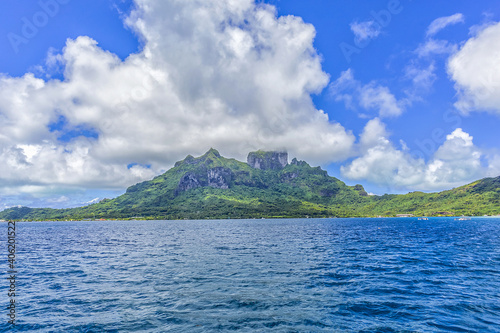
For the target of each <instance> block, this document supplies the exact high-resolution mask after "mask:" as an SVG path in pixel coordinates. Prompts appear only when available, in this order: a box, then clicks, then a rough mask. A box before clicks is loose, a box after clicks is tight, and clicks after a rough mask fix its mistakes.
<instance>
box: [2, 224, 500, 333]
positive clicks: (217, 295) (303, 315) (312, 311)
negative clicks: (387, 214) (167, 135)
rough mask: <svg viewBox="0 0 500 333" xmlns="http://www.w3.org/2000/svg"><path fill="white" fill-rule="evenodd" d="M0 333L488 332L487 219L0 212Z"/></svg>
mask: <svg viewBox="0 0 500 333" xmlns="http://www.w3.org/2000/svg"><path fill="white" fill-rule="evenodd" d="M2 225H4V231H3V234H2V236H1V237H2V239H4V244H5V246H4V251H3V253H4V254H3V258H2V274H3V276H4V277H5V278H3V279H2V280H1V281H3V282H0V295H1V296H0V302H1V303H2V304H1V309H2V310H0V312H1V316H0V318H1V322H0V331H10V330H12V331H17V332H233V331H237V332H480V331H482V332H500V218H472V219H471V220H468V221H456V220H454V219H453V218H430V219H429V220H428V221H422V220H418V219H417V218H376V219H375V218H374V219H363V218H357V219H277V220H217V221H99V222H97V221H95V222H94V221H84V222H25V223H17V224H16V238H15V242H16V248H15V260H16V261H15V270H16V274H15V275H16V276H15V291H16V292H15V294H16V295H15V297H14V298H15V305H16V307H15V323H16V325H15V329H14V327H13V326H12V324H10V323H8V320H9V317H8V314H9V309H8V305H9V297H8V296H7V294H8V289H9V281H8V277H9V275H8V273H7V272H8V271H9V267H8V256H7V255H8V252H7V245H6V243H7V223H3V224H2Z"/></svg>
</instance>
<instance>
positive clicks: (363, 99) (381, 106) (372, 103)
mask: <svg viewBox="0 0 500 333" xmlns="http://www.w3.org/2000/svg"><path fill="white" fill-rule="evenodd" d="M330 93H331V94H332V95H333V96H334V97H335V99H336V100H337V101H342V102H344V103H345V105H346V107H347V108H350V109H356V106H358V105H359V107H361V108H363V109H364V110H367V111H370V110H371V111H373V110H374V111H376V112H377V113H378V115H379V116H380V117H397V116H399V115H401V114H402V113H403V111H404V106H405V103H406V101H398V100H397V99H396V97H395V96H394V95H393V94H392V93H391V92H390V90H389V88H387V87H385V86H382V85H379V84H377V83H376V82H374V81H373V82H370V83H369V84H366V85H363V84H362V83H361V82H359V81H357V80H356V79H355V78H354V75H353V73H352V70H351V69H348V70H347V71H344V72H342V73H341V75H340V77H339V78H338V79H337V80H335V81H334V82H332V83H331V84H330Z"/></svg>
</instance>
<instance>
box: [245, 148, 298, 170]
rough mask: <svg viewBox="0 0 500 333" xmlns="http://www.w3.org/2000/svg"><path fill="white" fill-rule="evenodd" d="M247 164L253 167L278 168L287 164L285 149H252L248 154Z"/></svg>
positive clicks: (262, 168) (261, 168) (263, 168)
mask: <svg viewBox="0 0 500 333" xmlns="http://www.w3.org/2000/svg"><path fill="white" fill-rule="evenodd" d="M247 164H248V165H250V166H251V167H252V168H254V169H260V170H280V169H283V168H284V167H286V166H287V165H288V153H287V152H286V151H263V150H258V151H253V152H250V153H249V154H248V157H247Z"/></svg>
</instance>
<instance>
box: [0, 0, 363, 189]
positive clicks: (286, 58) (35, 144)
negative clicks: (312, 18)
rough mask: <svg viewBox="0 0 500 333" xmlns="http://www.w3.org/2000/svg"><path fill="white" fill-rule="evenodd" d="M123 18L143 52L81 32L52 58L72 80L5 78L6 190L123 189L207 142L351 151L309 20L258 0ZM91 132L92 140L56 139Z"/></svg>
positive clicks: (0, 124)
mask: <svg viewBox="0 0 500 333" xmlns="http://www.w3.org/2000/svg"><path fill="white" fill-rule="evenodd" d="M126 22H127V24H128V25H129V26H130V27H131V28H132V29H133V30H134V31H136V32H137V33H138V34H139V35H140V37H141V39H142V40H143V43H144V48H143V50H142V51H141V52H139V53H137V54H132V55H130V56H129V57H128V58H127V59H125V60H124V61H122V60H121V59H119V58H118V57H117V56H116V55H114V54H112V53H110V52H107V51H105V50H103V49H101V48H100V47H99V46H98V44H97V42H96V41H94V40H93V39H91V38H89V37H84V36H83V37H79V38H76V39H74V40H73V39H69V40H68V41H67V43H66V47H65V48H64V49H63V51H62V53H61V54H54V53H53V52H52V53H51V54H50V55H49V59H48V67H54V66H56V67H57V66H61V65H62V66H63V68H64V80H63V81H59V80H56V79H54V80H48V81H44V80H42V79H38V78H35V77H34V75H32V74H29V73H28V74H26V75H25V76H23V77H8V76H2V77H0V130H1V131H0V164H1V165H2V174H1V175H0V187H2V188H7V187H9V189H11V190H12V189H14V190H15V189H17V190H18V191H21V192H22V193H28V192H26V191H24V190H23V189H26V186H36V187H42V188H45V189H47V188H49V187H50V189H51V191H52V192H54V193H55V192H57V191H58V190H57V187H58V186H59V187H60V188H64V189H65V190H64V191H66V189H67V187H68V186H70V187H71V186H72V187H74V188H75V189H81V188H96V189H105V188H110V189H118V188H123V187H125V186H127V185H131V184H133V183H135V182H137V181H140V180H144V179H149V178H151V177H152V176H153V175H154V174H157V173H159V172H161V171H164V170H165V169H166V168H168V167H169V166H171V165H172V164H173V163H174V162H175V161H176V160H179V159H181V158H183V157H184V156H185V155H187V154H194V155H196V154H201V153H204V152H205V151H206V150H208V148H210V147H214V148H218V149H220V151H221V153H222V154H224V155H227V156H232V157H236V158H240V159H244V158H245V157H246V153H247V152H248V151H250V150H254V149H259V148H263V149H277V148H279V149H283V148H286V149H288V150H289V152H290V154H291V155H294V156H297V157H299V158H303V159H306V160H308V161H312V162H313V163H327V162H332V161H341V160H343V159H345V158H346V157H348V156H349V155H350V154H351V149H352V146H353V143H354V140H355V138H354V136H353V135H352V134H351V133H350V132H349V131H346V130H345V129H344V128H343V127H342V126H341V125H340V124H338V123H335V122H333V121H331V120H330V119H328V116H327V115H326V114H325V113H324V112H323V111H321V110H317V109H316V108H315V106H314V104H313V102H312V99H311V94H314V93H318V92H320V91H322V89H323V88H324V87H325V86H326V85H327V84H328V81H329V77H328V75H327V74H326V73H325V72H323V70H322V68H321V59H320V57H319V56H318V54H317V52H316V50H315V48H314V46H313V40H314V37H315V30H314V27H313V26H312V25H310V24H306V23H304V22H303V21H302V19H301V18H299V17H294V16H286V17H277V16H276V12H275V8H274V7H273V6H269V5H263V4H258V5H257V4H256V3H255V2H254V1H253V0H244V1H241V0H238V1H236V0H203V1H201V0H198V1H159V0H136V10H135V11H134V12H133V13H132V14H131V15H130V16H129V17H128V18H127V20H126ZM61 119H62V120H61ZM58 121H60V122H61V123H60V124H59V125H58V126H55V125H52V126H51V124H54V123H57V122H58ZM82 128H84V129H88V130H90V131H92V132H93V133H95V135H94V137H93V138H85V137H83V136H80V137H75V138H73V139H72V140H70V141H69V142H65V141H62V140H60V139H58V138H60V137H62V136H64V135H67V133H68V132H71V131H73V132H75V131H77V130H81V129H82ZM132 163H138V164H137V165H134V166H133V167H131V168H128V167H127V166H128V165H129V164H132ZM146 165H148V166H146ZM23 186H24V187H23ZM54 186H55V187H54ZM23 191H24V192H23ZM42 192H43V191H42ZM59 192H62V190H61V191H59ZM44 193H46V192H44ZM57 197H61V193H57ZM94 197H95V196H94ZM89 199H91V198H89Z"/></svg>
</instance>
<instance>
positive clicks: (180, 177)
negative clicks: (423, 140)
mask: <svg viewBox="0 0 500 333" xmlns="http://www.w3.org/2000/svg"><path fill="white" fill-rule="evenodd" d="M499 200H500V177H497V178H487V179H483V180H480V181H477V182H474V183H472V184H469V185H466V186H462V187H459V188H456V189H453V190H450V191H444V192H440V193H422V192H413V193H409V194H406V195H383V196H369V195H368V194H367V193H366V191H365V190H364V188H363V186H361V185H356V186H347V185H346V184H345V183H343V182H342V181H340V180H339V179H337V178H335V177H330V176H328V174H327V172H326V171H324V170H322V169H321V168H320V167H311V166H310V165H309V164H307V163H306V162H304V161H298V160H297V159H295V158H294V159H293V160H292V161H291V163H288V155H287V153H286V152H264V151H257V152H251V153H250V154H249V155H248V158H247V163H244V162H240V161H237V160H235V159H227V158H224V157H222V156H221V155H220V154H219V152H217V150H215V149H210V150H209V151H208V152H207V153H205V154H204V155H203V156H201V157H198V158H194V157H193V156H191V155H189V156H187V157H186V158H185V159H184V160H182V161H179V162H177V163H176V164H175V166H174V167H173V168H172V169H170V170H168V171H167V172H165V173H164V174H162V175H160V176H158V177H156V178H154V179H152V180H150V181H146V182H142V183H139V184H136V185H133V186H131V187H129V188H128V189H127V191H126V193H125V194H123V195H121V196H119V197H117V198H115V199H104V200H102V201H100V202H99V203H96V204H92V205H89V206H86V207H80V208H71V209H47V208H28V207H21V208H10V209H7V210H4V211H3V212H0V219H16V220H20V219H25V220H66V219H89V218H90V219H102V218H104V219H107V218H118V219H128V218H139V217H140V218H149V219H207V218H208V219H219V218H262V217H307V216H308V217H329V216H335V217H355V216H377V215H384V216H395V215H396V214H414V215H418V216H420V215H428V216H432V215H484V214H488V215H493V214H495V215H496V214H500V204H499V203H500V201H499Z"/></svg>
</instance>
